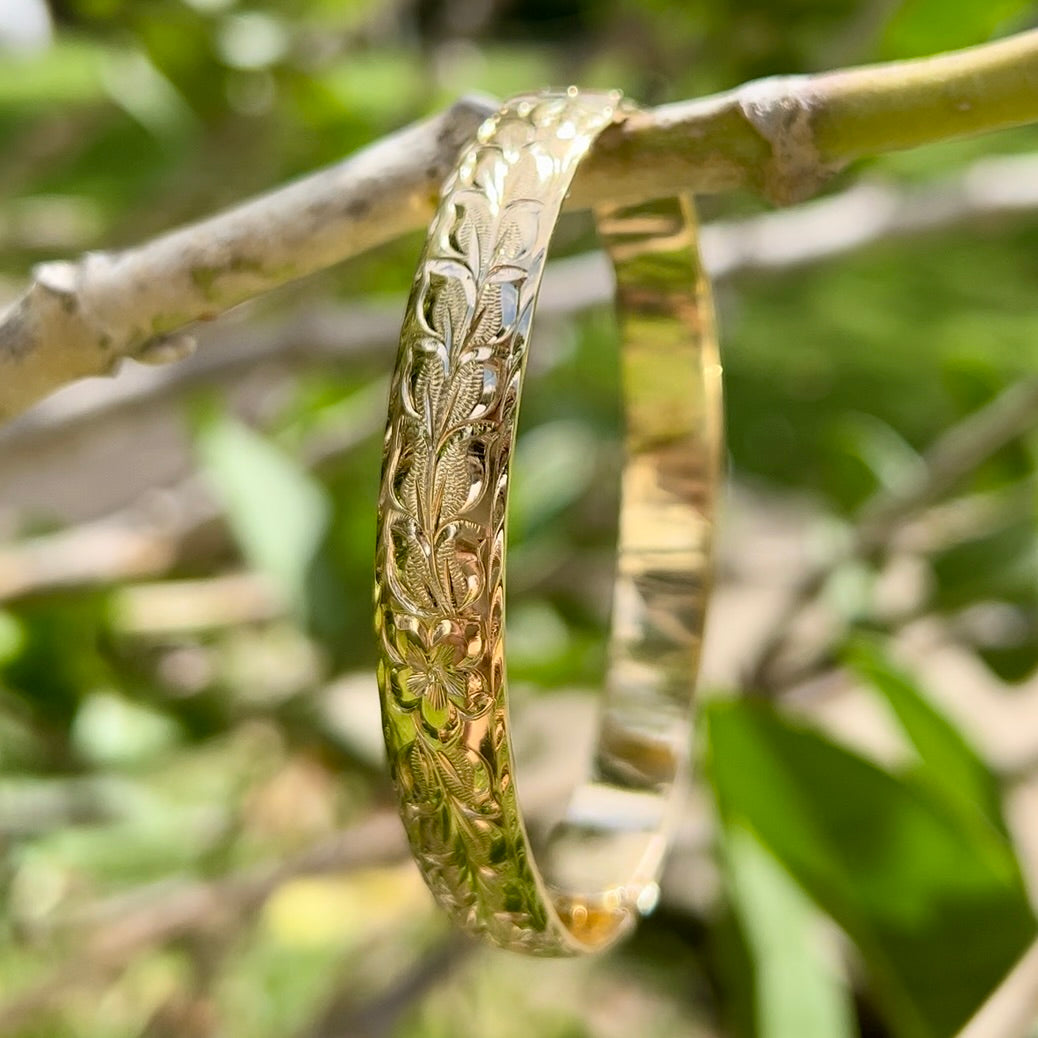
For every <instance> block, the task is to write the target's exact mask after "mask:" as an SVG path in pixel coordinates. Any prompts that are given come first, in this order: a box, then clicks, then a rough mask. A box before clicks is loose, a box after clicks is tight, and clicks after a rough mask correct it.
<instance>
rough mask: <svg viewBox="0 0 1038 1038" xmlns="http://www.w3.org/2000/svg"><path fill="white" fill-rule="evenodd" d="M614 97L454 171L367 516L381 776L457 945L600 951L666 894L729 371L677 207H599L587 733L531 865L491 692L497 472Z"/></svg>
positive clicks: (534, 114) (393, 395)
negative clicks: (561, 228) (604, 421)
mask: <svg viewBox="0 0 1038 1038" xmlns="http://www.w3.org/2000/svg"><path fill="white" fill-rule="evenodd" d="M632 111H634V109H633V108H631V107H630V106H626V105H621V103H620V99H619V95H618V94H615V93H610V94H604V93H583V92H578V91H577V90H575V89H572V88H571V89H570V90H569V91H567V92H566V93H562V94H540V95H531V96H525V97H518V98H514V99H513V100H511V101H510V102H508V104H507V105H505V106H504V108H502V109H501V111H500V112H498V113H497V114H496V115H494V116H492V117H491V118H489V119H487V120H486V121H485V122H484V123H483V125H482V126H481V127H480V129H479V131H478V133H477V135H476V139H475V140H474V141H472V143H471V144H469V145H468V146H467V147H466V148H465V150H464V151H463V152H462V155H461V157H460V159H459V162H458V164H457V166H456V168H455V169H454V171H453V172H452V173H451V175H450V177H449V178H448V180H447V182H446V184H445V186H444V189H443V194H442V197H441V201H440V205H439V209H438V211H437V213H436V216H435V217H434V219H433V222H432V226H431V228H430V231H429V235H428V238H427V240H426V244H425V249H424V252H423V253H422V257H421V261H420V263H419V265H418V271H417V274H416V277H415V281H414V285H413V288H412V291H411V297H410V300H409V302H408V306H407V312H406V316H405V318H404V324H403V330H402V332H401V343H400V352H399V357H398V360H397V366H396V371H395V375H394V379H393V383H392V388H391V391H390V404H389V420H388V425H387V429H386V438H385V448H384V449H385V453H384V456H383V473H382V489H381V495H380V499H379V516H378V546H377V562H376V588H375V600H376V629H377V633H378V636H379V639H380V651H381V659H380V663H379V686H380V689H381V696H382V716H383V727H384V731H385V738H386V745H387V748H388V757H389V764H390V768H391V772H392V776H393V780H394V782H395V785H396V789H397V792H398V794H399V798H400V808H401V814H402V816H403V820H404V826H405V828H406V830H407V835H408V839H409V841H410V844H411V848H412V850H413V852H414V855H415V858H416V859H417V862H418V865H419V867H420V869H421V871H422V873H423V875H424V877H425V880H426V882H427V883H428V885H429V887H430V888H431V890H432V892H433V894H434V895H435V897H436V899H437V901H438V902H439V903H440V904H441V905H442V906H443V907H444V908H445V909H446V910H447V911H448V913H449V914H450V915H451V916H452V917H453V919H454V920H455V921H456V922H457V923H458V924H459V925H460V926H462V927H463V928H464V929H466V930H468V931H470V932H473V933H477V934H481V935H484V936H486V937H487V938H489V939H490V940H491V941H493V942H494V943H496V944H498V945H501V946H503V947H506V948H513V949H517V950H521V951H526V952H531V953H535V954H541V955H566V954H575V953H579V952H588V951H595V950H598V949H601V948H603V947H605V946H607V945H609V944H610V943H612V942H613V941H614V940H616V939H617V938H618V937H619V936H621V935H622V934H624V933H625V932H627V931H628V930H629V929H630V928H631V927H632V925H633V924H634V922H635V920H636V919H637V918H638V916H639V914H641V913H643V912H645V911H648V910H650V909H651V908H652V906H653V905H654V904H655V902H656V899H657V897H658V887H657V879H658V875H659V871H660V867H661V863H662V857H663V852H664V849H665V845H666V839H667V833H668V829H669V822H670V820H671V818H672V816H673V814H674V799H675V797H674V795H673V793H674V790H675V784H676V780H678V779H679V778H680V777H681V774H682V772H683V769H684V762H685V760H686V756H687V750H688V744H689V742H690V712H691V701H692V693H693V688H694V685H695V675H696V670H697V666H698V657H699V647H700V642H701V636H702V628H703V619H704V610H705V604H706V598H707V595H708V591H709V575H710V549H711V535H712V526H713V520H712V515H713V505H714V496H715V493H716V488H717V484H718V479H719V468H720V453H721V381H720V375H721V369H720V365H719V362H718V357H717V346H716V340H715V336H714V328H713V313H712V307H711V301H710V294H709V286H708V283H707V281H706V278H705V277H704V274H703V270H702V267H701V265H700V261H699V257H698V254H697V251H696V231H695V222H694V215H693V211H692V205H691V202H690V200H689V199H687V198H680V197H679V198H670V199H666V200H663V201H658V202H653V203H651V204H647V205H641V206H635V207H625V208H620V207H615V206H613V207H611V206H603V207H601V208H600V209H599V210H598V211H597V212H596V214H595V215H596V220H597V225H598V230H599V234H600V236H601V237H602V239H603V241H604V243H605V247H606V250H607V252H608V254H609V257H610V259H611V260H612V263H613V266H614V268H615V272H616V284H617V291H616V297H617V311H618V316H619V323H620V327H621V335H622V347H621V369H622V384H623V392H624V408H625V425H626V433H625V461H624V468H623V473H622V479H621V505H620V524H619V536H618V548H617V564H616V586H615V591H614V601H613V618H612V629H611V634H610V642H609V670H608V676H607V681H606V689H605V694H604V700H603V706H602V711H601V720H600V727H599V733H598V740H597V744H596V748H595V753H594V759H593V761H592V764H591V767H590V770H589V774H588V777H587V779H586V781H585V782H584V783H583V784H582V785H580V786H579V788H578V789H577V790H576V791H575V792H574V794H573V797H572V799H571V800H570V802H569V806H568V808H567V809H566V810H565V813H564V814H563V815H562V817H561V820H560V821H559V822H558V823H557V824H556V825H555V826H554V828H553V830H552V832H551V835H550V836H549V837H548V838H547V839H546V841H545V845H544V847H543V848H542V849H540V850H539V851H538V862H537V864H535V862H534V857H533V853H532V851H531V849H530V845H529V839H528V836H527V831H526V826H525V824H524V821H523V818H522V815H521V812H520V805H519V800H518V796H517V789H516V782H515V774H514V765H513V759H512V750H511V743H510V738H509V714H508V703H507V687H506V680H505V624H504V616H505V608H504V604H505V593H504V579H505V518H506V513H507V499H508V486H509V464H510V458H511V455H512V450H513V445H514V440H515V423H516V418H517V415H518V409H519V396H520V390H521V387H522V382H523V371H524V366H525V362H526V353H527V346H528V343H529V341H530V329H531V322H532V318H533V312H534V306H535V304H536V301H537V293H538V289H539V287H540V281H541V274H542V271H543V268H544V261H545V254H546V252H547V248H548V244H549V242H550V239H551V235H552V232H553V230H554V227H555V224H556V221H557V219H558V215H559V210H560V209H561V207H562V203H563V200H564V198H565V195H566V192H567V191H568V189H569V186H570V182H571V180H572V178H573V175H574V172H575V171H576V168H577V165H578V163H579V162H580V160H581V159H582V158H583V157H584V155H585V154H586V153H587V152H588V150H589V148H590V147H591V145H592V144H593V142H594V140H595V138H596V137H597V135H598V134H599V133H600V132H601V131H602V130H603V129H604V128H605V127H607V126H609V125H612V124H614V123H617V122H620V121H622V120H623V119H625V118H626V117H627V116H628V115H629V114H630V113H631V112H632Z"/></svg>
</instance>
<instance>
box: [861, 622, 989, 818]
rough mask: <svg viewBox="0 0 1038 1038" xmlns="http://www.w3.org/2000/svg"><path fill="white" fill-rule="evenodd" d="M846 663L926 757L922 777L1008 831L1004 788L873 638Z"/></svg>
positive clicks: (862, 642)
mask: <svg viewBox="0 0 1038 1038" xmlns="http://www.w3.org/2000/svg"><path fill="white" fill-rule="evenodd" d="M847 662H848V663H849V665H850V666H851V667H852V668H853V670H854V671H855V672H856V673H857V674H859V675H860V676H861V677H862V678H864V679H865V680H866V681H867V682H868V684H869V685H870V686H871V687H872V688H873V689H875V690H876V691H877V692H878V693H879V694H880V695H881V696H883V698H884V699H885V700H886V702H887V703H888V705H889V706H890V708H891V710H893V712H894V714H895V715H896V716H897V719H898V721H899V722H900V724H901V727H902V728H903V729H904V731H905V734H906V735H907V736H908V738H909V740H910V741H911V743H912V745H913V746H914V747H915V749H916V752H917V753H918V754H919V758H920V760H921V762H922V767H921V769H920V774H921V777H923V778H924V780H925V781H926V782H927V783H928V784H929V785H931V786H933V788H934V789H936V790H937V791H939V792H940V793H941V794H942V795H945V796H947V797H948V799H949V801H950V802H952V803H954V804H958V805H961V806H962V807H964V808H965V809H966V810H967V811H970V812H972V813H974V814H978V813H979V816H980V818H982V819H983V820H984V821H985V822H986V823H987V824H989V825H992V826H994V827H995V828H997V829H999V830H1002V831H1004V830H1005V822H1004V820H1003V818H1002V805H1001V792H1000V790H999V787H998V783H997V782H996V780H995V777H994V776H993V775H992V773H991V771H990V769H989V768H988V767H987V766H986V765H985V764H984V762H983V761H982V760H981V759H980V757H979V756H978V755H977V752H976V751H975V750H974V749H973V747H972V746H970V744H969V742H968V741H967V739H966V737H965V736H964V735H963V734H962V732H960V731H959V729H958V728H956V727H955V725H953V724H952V723H951V722H950V721H949V720H948V719H947V718H946V717H945V716H944V715H943V714H942V713H941V712H940V711H939V710H937V709H936V708H935V707H934V705H933V704H932V703H931V702H930V700H929V699H928V698H927V697H926V695H925V694H924V693H923V692H922V691H920V689H919V688H918V687H917V686H916V684H915V682H914V681H913V680H912V678H911V677H910V676H909V675H908V674H906V673H904V672H903V671H901V670H899V669H898V668H897V667H895V665H894V664H893V663H892V662H891V661H890V660H889V659H888V658H887V657H886V656H885V655H884V654H883V652H882V650H881V649H880V647H879V646H878V645H877V644H876V643H874V642H867V641H864V640H861V641H858V642H856V643H855V644H854V645H853V646H852V647H851V649H850V650H849V652H848V653H847Z"/></svg>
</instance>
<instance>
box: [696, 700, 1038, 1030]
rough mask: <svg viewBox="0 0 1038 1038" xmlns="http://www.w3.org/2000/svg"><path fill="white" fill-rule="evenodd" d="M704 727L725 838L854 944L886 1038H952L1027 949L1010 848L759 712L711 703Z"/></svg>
mask: <svg viewBox="0 0 1038 1038" xmlns="http://www.w3.org/2000/svg"><path fill="white" fill-rule="evenodd" d="M705 721H706V737H707V741H708V768H709V774H710V777H711V780H712V782H713V785H714V790H715V794H716V797H717V802H718V806H719V808H720V813H721V817H722V819H723V820H724V823H725V825H726V827H728V828H732V827H733V826H736V825H738V826H742V827H743V828H746V829H747V830H749V831H750V832H752V833H753V834H754V835H755V836H756V837H757V839H759V840H760V842H761V843H762V844H763V845H764V846H765V847H766V848H767V849H768V850H769V851H770V852H771V853H772V854H773V855H774V856H775V858H776V859H777V860H778V861H779V862H780V863H781V864H782V866H783V867H784V868H785V869H787V870H788V871H789V873H790V875H792V876H793V878H794V879H795V880H796V881H797V883H799V884H800V886H801V887H802V888H803V889H804V890H805V891H806V892H807V893H808V894H809V895H810V897H811V898H812V899H813V900H814V901H815V902H816V903H817V904H818V905H819V906H820V907H821V908H822V909H824V910H825V911H826V912H827V913H828V914H829V915H831V916H832V918H833V919H834V920H835V922H836V923H837V924H838V925H839V926H840V927H842V928H843V930H844V931H845V932H846V933H847V934H848V935H849V936H850V938H851V939H852V940H853V941H854V942H855V943H856V944H857V946H858V948H859V949H860V951H861V954H862V957H863V959H864V962H865V964H866V967H867V970H868V974H869V976H870V978H871V981H872V983H873V986H874V989H875V992H876V994H877V997H878V1000H879V1002H880V1005H881V1007H882V1008H883V1010H884V1011H885V1014H886V1018H887V1022H888V1024H889V1026H890V1029H891V1031H892V1033H894V1034H895V1035H898V1036H902V1038H938V1036H946V1035H951V1034H954V1033H955V1032H956V1031H958V1030H959V1028H960V1027H961V1026H962V1025H963V1024H964V1023H965V1021H966V1020H967V1019H968V1018H969V1017H970V1016H971V1015H972V1014H973V1013H974V1012H975V1010H976V1009H977V1008H978V1006H979V1005H980V1004H981V1003H982V1002H983V1001H984V1000H985V999H986V998H987V997H988V995H990V993H991V992H992V991H993V990H994V988H995V987H996V986H997V985H998V983H999V982H1000V981H1001V980H1002V978H1003V977H1004V976H1005V974H1006V973H1007V972H1008V970H1009V969H1010V968H1011V967H1012V966H1013V964H1014V963H1015V961H1016V960H1017V958H1018V957H1019V956H1020V954H1021V953H1022V952H1023V951H1024V949H1025V948H1026V947H1027V946H1028V945H1029V944H1030V942H1031V941H1032V940H1033V939H1034V936H1035V932H1036V926H1035V919H1034V916H1033V914H1032V911H1031V908H1030V906H1029V903H1028V899H1027V894H1026V892H1025V888H1024V885H1023V881H1022V879H1021V876H1020V870H1019V866H1018V865H1017V862H1016V859H1015V857H1014V855H1013V852H1012V849H1011V847H1010V845H1009V843H1008V841H1007V840H1006V839H1005V838H1004V837H1003V836H1002V834H1001V833H999V832H997V831H996V830H995V829H994V828H990V827H989V828H988V829H987V830H985V831H983V832H981V831H979V830H978V829H976V828H971V827H964V826H963V825H962V824H961V818H960V816H959V814H958V813H957V812H955V811H954V810H952V809H950V808H949V806H948V805H947V803H946V802H945V801H943V800H942V799H941V798H939V797H937V796H935V795H934V794H933V793H932V791H931V790H929V789H928V788H927V787H926V786H924V785H922V784H921V783H918V782H916V781H913V780H912V779H911V777H904V778H901V779H899V778H895V777H894V776H893V775H891V774H889V773H888V772H886V771H883V770H882V769H881V768H879V767H877V766H876V765H874V764H872V763H870V762H869V761H866V760H865V759H863V758H861V757H859V756H857V755H855V754H853V753H851V752H850V751H848V750H846V749H843V748H841V747H838V746H836V745H834V744H833V743H831V742H829V741H828V740H827V739H826V738H825V737H824V736H823V735H821V734H820V733H818V732H815V731H812V730H809V729H804V728H800V727H796V726H795V725H793V724H792V723H790V722H789V721H788V720H786V719H784V718H783V717H781V716H780V715H779V714H778V713H777V712H776V711H775V710H774V709H772V708H770V707H768V706H767V705H766V704H761V703H751V702H748V701H735V702H715V703H712V704H710V705H709V706H708V707H707V709H706V711H705Z"/></svg>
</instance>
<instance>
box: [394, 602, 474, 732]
mask: <svg viewBox="0 0 1038 1038" xmlns="http://www.w3.org/2000/svg"><path fill="white" fill-rule="evenodd" d="M395 641H396V644H395V646H394V648H395V650H396V651H395V652H394V653H393V655H394V657H395V658H396V662H397V664H398V665H397V667H396V668H394V672H393V692H394V696H395V698H396V701H397V703H399V705H400V706H401V708H402V709H404V710H406V711H409V712H410V711H413V710H417V711H419V712H420V714H421V718H422V721H423V722H424V723H425V725H426V726H427V727H429V728H430V729H431V730H432V731H433V732H435V733H436V734H439V735H441V737H442V736H445V735H448V734H450V733H451V732H453V731H454V729H455V728H456V727H457V725H458V724H459V722H460V721H463V720H471V719H473V718H474V717H478V716H479V715H480V714H482V713H484V712H485V711H486V709H487V708H488V706H489V705H490V697H489V695H488V693H487V690H486V682H485V680H484V677H483V674H482V673H481V672H480V669H479V661H480V659H481V656H482V652H483V635H482V630H481V627H480V624H479V623H478V622H476V621H474V620H466V619H463V618H453V619H441V620H439V621H437V622H435V623H427V622H424V621H422V620H419V619H416V618H412V617H407V618H401V624H400V627H398V629H397V637H396V639H395Z"/></svg>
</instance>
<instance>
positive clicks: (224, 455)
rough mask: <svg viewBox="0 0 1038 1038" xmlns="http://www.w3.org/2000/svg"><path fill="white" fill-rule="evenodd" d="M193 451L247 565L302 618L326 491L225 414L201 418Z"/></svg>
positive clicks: (326, 513) (326, 512)
mask: <svg viewBox="0 0 1038 1038" xmlns="http://www.w3.org/2000/svg"><path fill="white" fill-rule="evenodd" d="M198 450H199V453H200V455H201V458H202V463H203V466H204V468H205V471H206V473H207V475H208V476H209V479H210V481H211V483H212V485H213V488H214V489H215V491H216V493H217V494H218V495H219V497H220V499H221V501H222V502H223V505H224V508H225V510H226V513H227V520H228V522H229V523H230V525H231V529H232V530H233V532H234V535H235V538H236V540H237V541H238V544H239V545H240V547H241V550H242V552H243V554H244V555H245V558H246V560H247V561H248V562H249V564H250V565H251V566H252V567H253V568H254V569H256V570H258V571H259V572H260V573H264V574H266V576H267V577H268V578H269V579H270V581H271V583H272V585H273V586H274V587H275V588H276V589H277V591H278V592H279V593H280V594H281V595H282V596H283V598H284V601H285V602H286V604H287V605H289V606H290V607H291V608H293V609H295V610H297V611H298V612H301V613H302V614H303V615H307V613H308V606H309V597H310V595H309V593H310V589H311V582H312V576H313V570H314V561H315V558H316V556H317V553H318V551H319V549H320V548H321V545H322V543H323V541H324V537H325V534H326V532H327V529H328V523H329V518H330V515H331V505H330V502H329V500H328V496H327V494H326V492H325V490H324V488H323V487H322V486H321V484H320V483H318V482H317V481H316V480H315V479H314V478H313V477H312V476H311V475H310V474H309V473H308V472H307V471H306V470H305V469H304V468H303V467H302V466H301V465H300V464H299V463H298V462H297V461H296V460H295V459H293V458H292V457H290V456H289V455H287V454H286V453H284V452H283V451H282V450H280V449H279V448H278V447H276V446H275V445H274V444H273V443H271V442H270V441H269V440H266V439H264V438H263V437H262V436H260V435H259V434H258V433H256V432H254V431H253V430H251V429H249V428H248V427H247V426H245V425H242V424H241V422H238V421H237V420H235V419H233V418H231V417H229V416H227V415H225V414H218V415H215V416H214V415H209V416H206V417H205V418H203V420H202V423H201V425H200V428H199V431H198Z"/></svg>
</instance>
